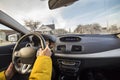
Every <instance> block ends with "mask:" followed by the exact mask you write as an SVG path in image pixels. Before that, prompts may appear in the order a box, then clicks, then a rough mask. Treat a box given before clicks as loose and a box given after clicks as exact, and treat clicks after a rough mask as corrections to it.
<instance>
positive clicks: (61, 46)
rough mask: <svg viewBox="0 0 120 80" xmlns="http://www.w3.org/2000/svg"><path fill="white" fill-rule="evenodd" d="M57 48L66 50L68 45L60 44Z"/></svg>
mask: <svg viewBox="0 0 120 80" xmlns="http://www.w3.org/2000/svg"><path fill="white" fill-rule="evenodd" d="M57 50H58V51H65V50H66V46H65V45H58V46H57Z"/></svg>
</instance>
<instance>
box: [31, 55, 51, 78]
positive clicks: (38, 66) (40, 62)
mask: <svg viewBox="0 0 120 80" xmlns="http://www.w3.org/2000/svg"><path fill="white" fill-rule="evenodd" d="M51 74H52V60H51V58H50V57H48V56H38V57H37V59H36V61H35V63H34V66H33V69H32V71H31V74H30V77H29V80H51Z"/></svg>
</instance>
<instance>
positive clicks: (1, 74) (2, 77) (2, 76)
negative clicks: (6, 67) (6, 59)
mask: <svg viewBox="0 0 120 80" xmlns="http://www.w3.org/2000/svg"><path fill="white" fill-rule="evenodd" d="M0 80H6V78H5V74H4V71H2V72H0Z"/></svg>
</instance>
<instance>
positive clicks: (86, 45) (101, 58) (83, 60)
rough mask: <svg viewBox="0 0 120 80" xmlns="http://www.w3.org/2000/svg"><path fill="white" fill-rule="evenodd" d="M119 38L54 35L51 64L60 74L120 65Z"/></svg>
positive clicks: (69, 74) (72, 73)
mask: <svg viewBox="0 0 120 80" xmlns="http://www.w3.org/2000/svg"><path fill="white" fill-rule="evenodd" d="M119 57H120V39H119V38H118V37H116V35H79V34H68V35H59V36H56V41H55V44H54V58H53V65H54V66H55V69H56V70H57V71H59V72H60V73H61V74H64V75H68V76H75V75H77V74H78V73H79V72H80V70H82V69H87V68H99V67H100V68H102V67H104V68H105V67H106V66H107V67H108V66H109V67H110V66H111V65H112V66H113V65H115V66H116V65H117V66H120V65H119V64H120V62H119V61H120V58H119Z"/></svg>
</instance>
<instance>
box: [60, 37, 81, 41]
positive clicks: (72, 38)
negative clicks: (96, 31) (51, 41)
mask: <svg viewBox="0 0 120 80" xmlns="http://www.w3.org/2000/svg"><path fill="white" fill-rule="evenodd" d="M60 41H62V42H78V41H81V38H79V37H62V38H60Z"/></svg>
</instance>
